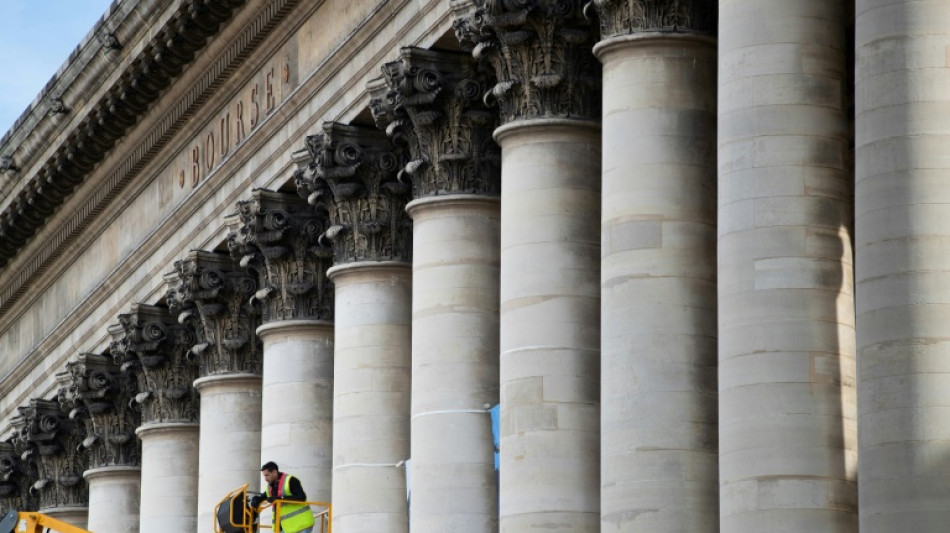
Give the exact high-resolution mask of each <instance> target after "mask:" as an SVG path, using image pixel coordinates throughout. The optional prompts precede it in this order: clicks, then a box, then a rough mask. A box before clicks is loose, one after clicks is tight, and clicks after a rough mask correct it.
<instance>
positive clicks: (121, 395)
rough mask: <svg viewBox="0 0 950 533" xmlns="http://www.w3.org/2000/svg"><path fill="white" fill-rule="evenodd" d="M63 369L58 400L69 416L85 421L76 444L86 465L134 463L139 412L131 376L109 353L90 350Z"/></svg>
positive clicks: (138, 452) (137, 454)
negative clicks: (86, 459) (65, 376)
mask: <svg viewBox="0 0 950 533" xmlns="http://www.w3.org/2000/svg"><path fill="white" fill-rule="evenodd" d="M66 371H67V372H68V374H69V380H68V381H67V382H66V383H65V384H64V385H65V386H63V387H61V388H60V389H59V400H60V403H61V404H62V407H63V408H64V409H69V417H70V418H71V419H73V420H78V421H81V422H82V423H84V424H85V425H86V438H85V439H84V440H83V442H82V444H81V445H80V447H81V448H82V449H84V450H87V452H88V454H89V468H100V467H105V466H138V465H139V464H140V463H141V457H142V453H141V449H140V444H139V439H138V438H137V437H136V436H135V429H136V428H138V427H139V425H140V423H141V413H139V411H138V410H137V409H134V408H133V407H132V405H131V403H132V399H133V398H135V395H136V394H137V392H138V391H137V386H136V382H135V380H134V379H133V376H131V375H130V374H128V373H126V372H121V371H120V367H119V365H118V364H116V362H115V361H114V360H113V358H112V357H111V356H107V355H99V354H92V353H82V354H79V356H78V357H77V359H76V360H75V361H70V362H69V363H67V364H66Z"/></svg>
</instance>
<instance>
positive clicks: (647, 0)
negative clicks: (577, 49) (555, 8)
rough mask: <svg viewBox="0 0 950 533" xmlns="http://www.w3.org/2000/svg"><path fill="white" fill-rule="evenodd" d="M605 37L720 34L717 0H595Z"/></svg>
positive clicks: (595, 9)
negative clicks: (681, 33)
mask: <svg viewBox="0 0 950 533" xmlns="http://www.w3.org/2000/svg"><path fill="white" fill-rule="evenodd" d="M585 9H586V10H587V12H588V14H591V10H592V9H593V10H594V11H595V12H596V14H597V18H598V19H599V20H600V33H601V36H602V37H603V38H605V39H606V38H609V37H614V36H617V35H626V34H631V33H640V32H652V31H669V32H688V33H702V34H707V35H715V34H716V26H717V23H718V16H719V4H718V2H717V1H716V0H592V1H591V2H589V3H588V4H587V7H586V8H585Z"/></svg>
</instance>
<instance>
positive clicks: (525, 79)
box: [455, 0, 600, 124]
mask: <svg viewBox="0 0 950 533" xmlns="http://www.w3.org/2000/svg"><path fill="white" fill-rule="evenodd" d="M585 3H586V2H584V1H581V0H519V1H515V2H507V1H501V0H476V1H475V2H474V4H475V10H474V13H472V14H471V15H465V12H464V10H459V11H457V16H458V17H459V18H458V19H457V20H456V21H455V27H456V35H457V36H458V37H459V40H460V41H462V42H463V46H465V47H470V48H471V49H472V55H473V56H474V57H475V59H476V60H479V61H484V62H486V63H487V64H488V65H490V67H491V68H493V69H494V71H495V74H496V77H497V80H498V81H497V83H496V84H495V86H494V87H493V88H492V89H491V90H490V91H489V92H488V94H486V96H485V98H486V101H489V102H494V103H497V105H498V108H499V111H500V113H501V121H502V123H504V124H507V123H509V122H513V121H516V120H526V119H537V118H566V119H579V120H596V119H599V118H600V63H599V62H598V61H597V59H595V58H594V55H593V53H592V52H591V48H592V47H593V45H594V43H595V42H596V41H597V39H596V36H595V33H596V32H595V31H594V28H593V25H592V24H591V22H590V21H589V20H588V19H587V18H586V17H585V16H584V13H583V6H584V4H585Z"/></svg>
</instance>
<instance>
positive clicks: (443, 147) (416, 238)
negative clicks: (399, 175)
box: [370, 48, 500, 533]
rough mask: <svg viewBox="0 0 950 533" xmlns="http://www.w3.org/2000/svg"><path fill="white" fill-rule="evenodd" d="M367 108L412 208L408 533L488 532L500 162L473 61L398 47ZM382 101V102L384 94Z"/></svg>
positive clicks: (494, 501)
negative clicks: (404, 159) (396, 160)
mask: <svg viewBox="0 0 950 533" xmlns="http://www.w3.org/2000/svg"><path fill="white" fill-rule="evenodd" d="M383 72H384V74H385V79H384V80H383V81H384V82H385V83H383V84H382V85H381V87H380V90H379V91H377V93H378V94H373V93H372V92H371V96H374V97H375V98H374V99H373V100H372V101H371V103H370V106H371V107H372V108H373V111H374V115H375V116H376V118H377V125H379V126H385V127H386V131H387V132H388V133H389V134H390V137H391V138H392V139H393V142H394V143H402V144H404V145H405V146H406V148H407V149H408V152H409V154H410V162H409V163H408V164H407V165H406V167H405V169H404V170H403V178H404V179H407V180H411V182H412V187H413V198H414V200H413V201H412V202H410V203H409V205H408V206H407V208H406V209H407V212H408V213H409V215H410V216H411V217H412V219H413V264H412V270H413V283H412V438H411V442H412V454H411V456H412V463H411V475H410V476H409V477H410V481H411V486H410V493H411V499H410V502H411V505H410V518H411V524H412V531H413V533H416V532H418V533H429V532H431V533H443V532H445V531H454V532H457V533H463V532H466V533H490V532H494V531H497V530H498V488H497V481H496V475H495V466H494V446H493V443H492V433H491V416H490V414H489V413H488V411H487V410H486V409H485V407H486V406H491V405H495V404H496V403H498V270H499V253H500V245H499V236H500V234H499V223H500V216H499V215H500V213H499V205H500V203H499V198H498V194H499V188H500V179H499V178H500V175H499V166H498V163H499V158H500V152H499V148H498V146H497V145H496V144H495V142H494V140H492V138H491V134H492V130H493V129H494V126H495V120H494V116H493V115H494V114H493V113H491V112H489V110H488V109H486V107H485V105H484V103H483V102H482V95H483V94H484V93H485V91H486V90H487V89H488V88H489V87H490V85H489V83H488V80H487V79H486V77H485V76H484V75H483V74H481V73H479V72H478V71H477V70H476V69H475V66H474V64H473V62H472V60H471V57H469V56H467V55H465V54H460V53H448V52H434V51H429V50H423V49H419V48H403V49H402V50H401V53H400V57H399V59H398V60H397V61H394V62H391V63H387V64H386V65H385V66H384V67H383ZM382 93H385V94H382Z"/></svg>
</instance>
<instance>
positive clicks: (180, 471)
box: [136, 422, 224, 533]
mask: <svg viewBox="0 0 950 533" xmlns="http://www.w3.org/2000/svg"><path fill="white" fill-rule="evenodd" d="M136 434H137V435H138V436H139V439H140V440H141V441H142V489H143V490H142V496H141V510H140V521H139V531H140V532H141V533H167V532H169V531H195V530H196V528H197V523H196V520H197V518H196V510H197V505H198V446H199V444H198V424H196V423H187V422H172V423H152V424H147V425H144V426H141V427H140V428H139V429H138V430H136ZM221 497H222V498H223V497H224V495H221Z"/></svg>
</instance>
